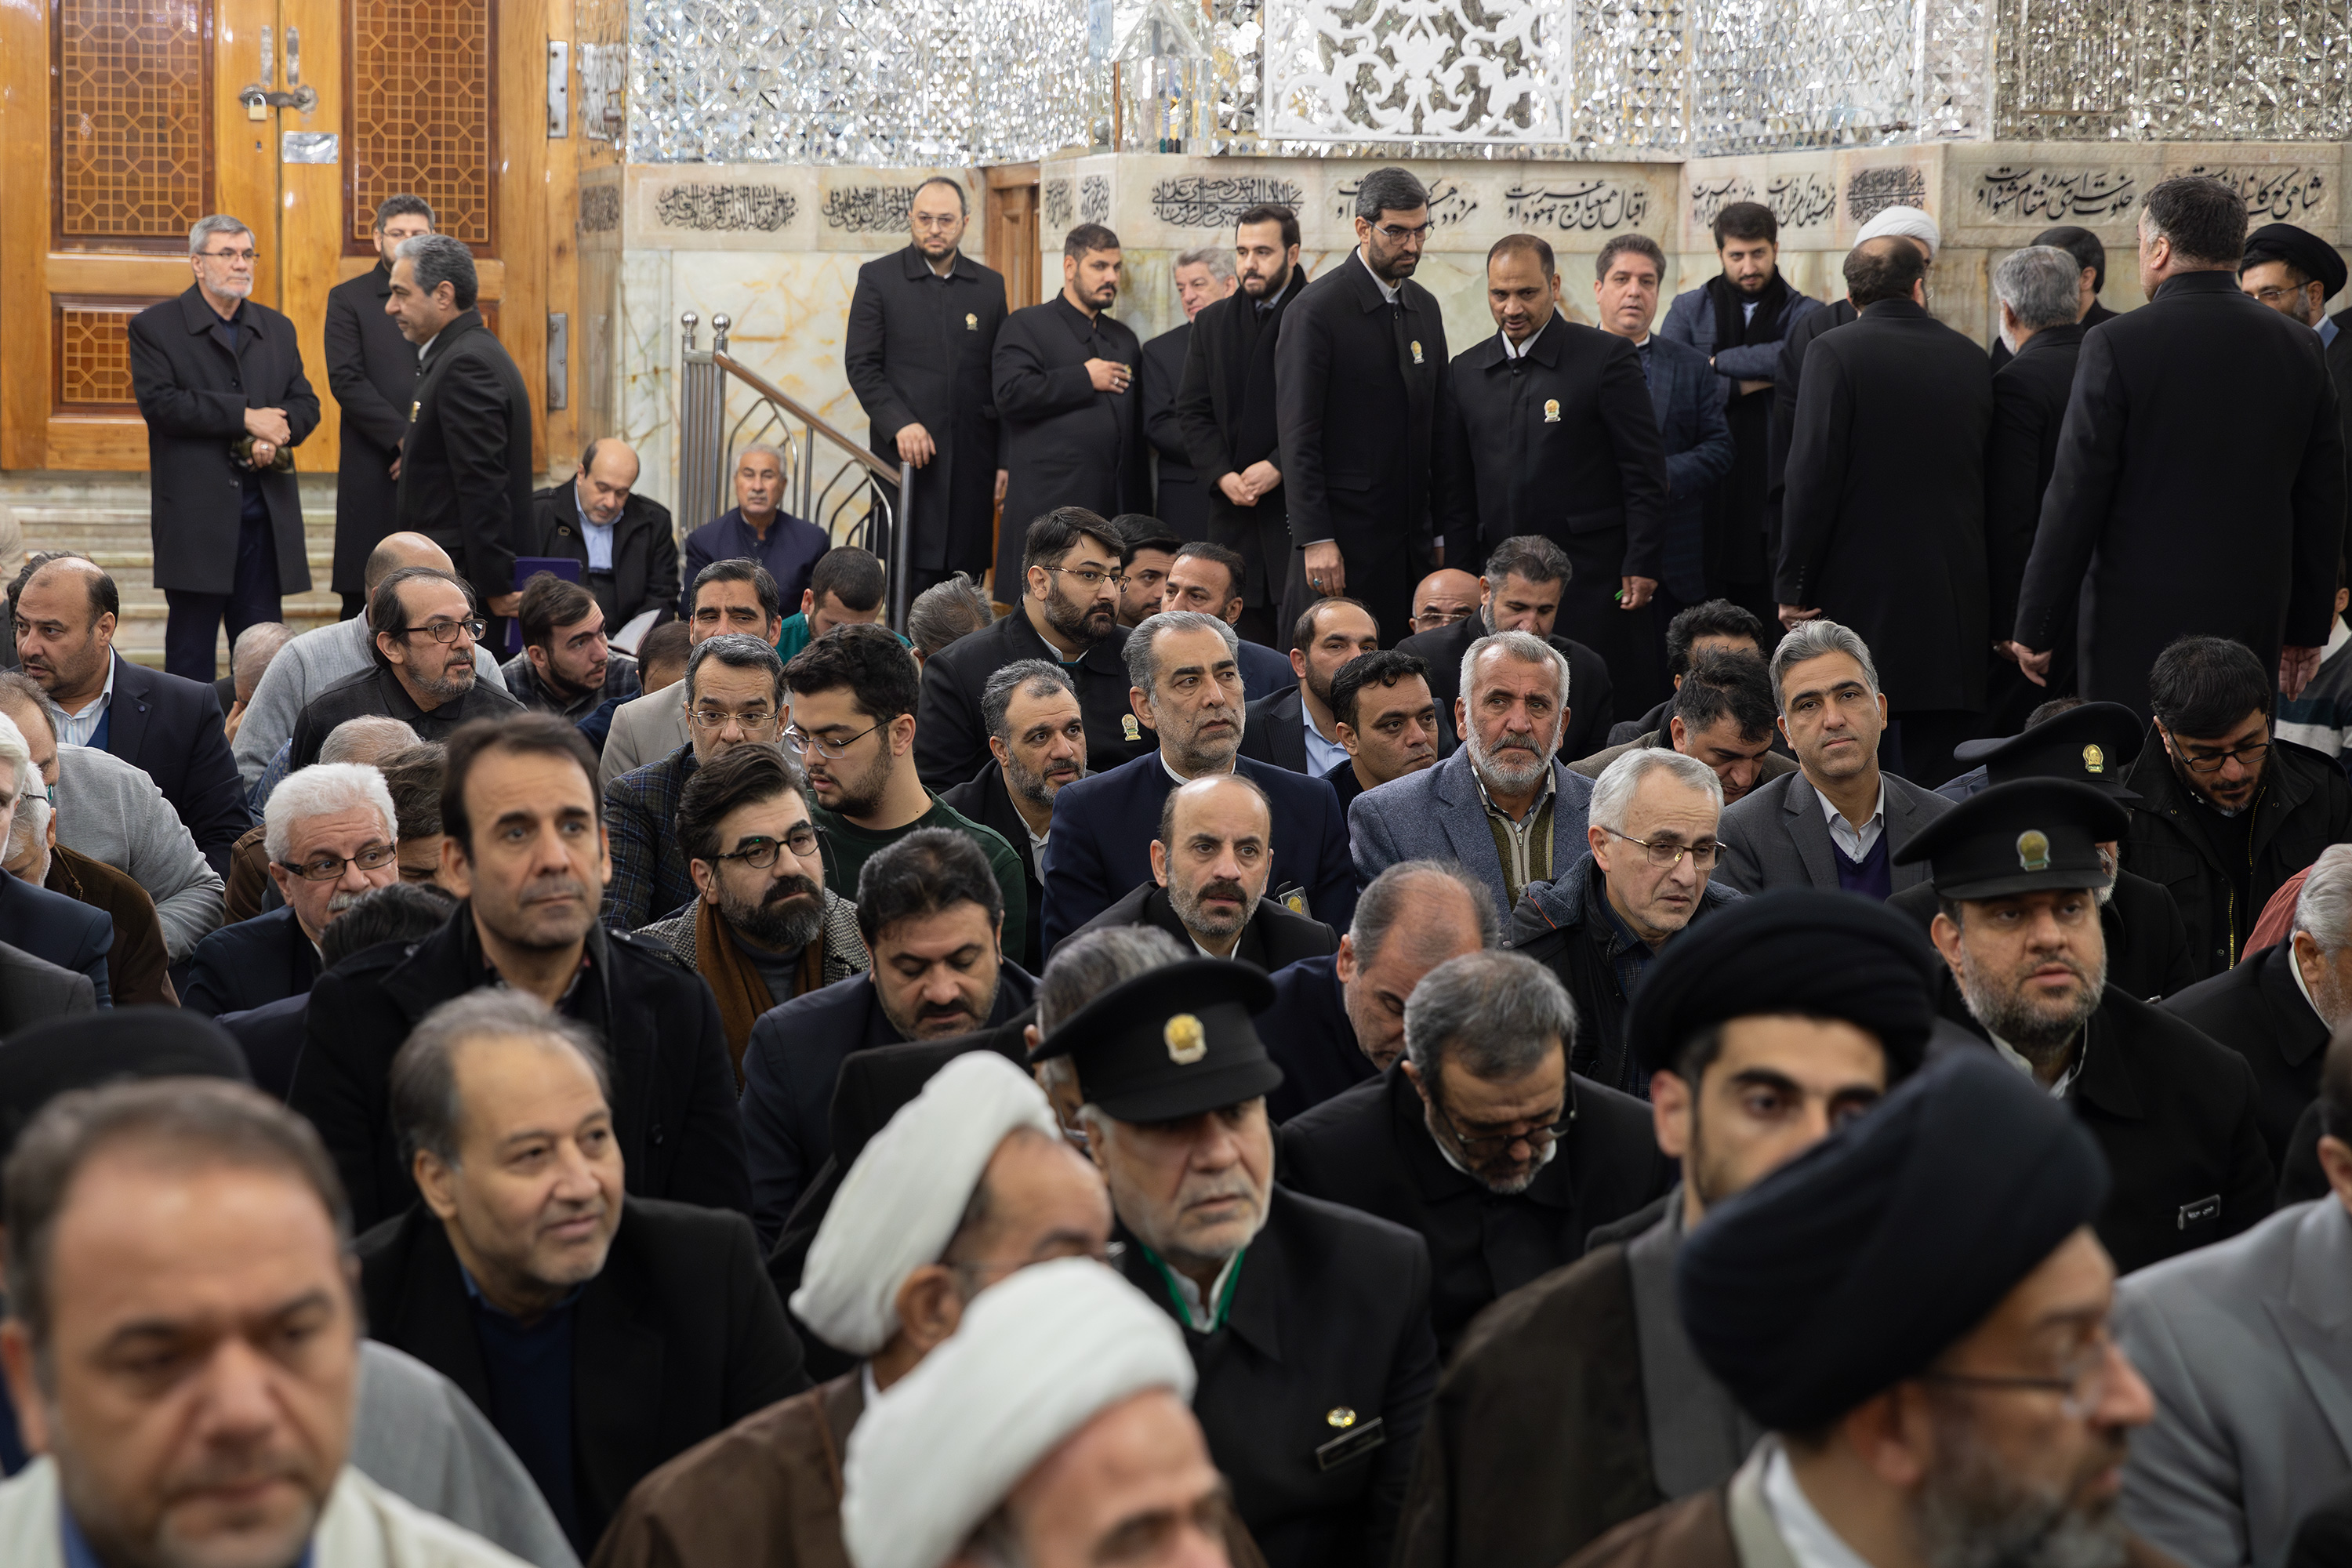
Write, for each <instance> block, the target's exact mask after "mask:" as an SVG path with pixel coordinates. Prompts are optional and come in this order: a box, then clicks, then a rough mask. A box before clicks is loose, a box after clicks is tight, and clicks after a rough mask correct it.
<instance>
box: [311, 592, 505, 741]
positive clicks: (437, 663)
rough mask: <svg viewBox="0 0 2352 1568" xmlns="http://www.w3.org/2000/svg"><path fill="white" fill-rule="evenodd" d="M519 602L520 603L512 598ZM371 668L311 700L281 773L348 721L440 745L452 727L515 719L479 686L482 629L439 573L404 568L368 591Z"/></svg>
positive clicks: (500, 687) (469, 602)
mask: <svg viewBox="0 0 2352 1568" xmlns="http://www.w3.org/2000/svg"><path fill="white" fill-rule="evenodd" d="M513 596H514V597H517V598H520V595H513ZM368 631H369V634H370V636H369V642H370V651H371V652H372V653H373V655H374V660H375V662H374V665H373V668H368V669H363V670H362V671H360V672H359V673H358V674H357V675H353V676H351V677H349V678H348V679H343V680H340V681H337V682H336V683H335V684H334V685H332V686H330V687H328V688H327V689H325V690H323V691H321V692H320V693H319V694H318V695H317V696H316V697H314V698H312V699H311V700H310V702H309V704H308V705H307V706H305V707H304V708H303V710H302V713H301V717H299V718H298V719H297V720H295V721H294V734H293V738H292V740H291V742H290V747H291V749H290V751H289V753H288V759H287V766H288V768H289V770H293V769H300V768H307V767H309V766H310V764H311V763H315V762H317V761H318V760H319V747H320V744H321V743H322V742H324V741H325V740H326V738H327V737H328V736H329V735H330V734H331V733H333V732H334V729H335V726H337V725H338V724H341V723H342V722H343V721H346V720H349V719H358V718H362V717H365V716H367V715H370V714H380V715H382V716H383V717H385V718H388V719H397V720H399V721H401V722H402V723H404V724H405V725H407V726H408V727H409V729H410V730H412V731H415V735H416V738H417V739H418V740H420V741H446V740H448V739H449V738H450V736H451V735H452V734H453V733H454V732H455V731H457V728H458V726H459V725H462V724H465V723H467V722H470V721H473V720H476V719H497V718H502V717H505V716H507V715H509V714H513V713H519V712H520V711H522V704H521V703H520V702H517V701H516V700H514V699H513V698H512V697H509V696H508V695H507V689H506V687H505V685H504V684H503V683H502V682H499V681H496V680H484V679H481V678H480V674H479V671H478V668H477V667H476V663H475V655H476V649H477V648H478V647H479V646H480V643H481V640H482V637H484V635H485V628H484V626H483V625H482V622H481V620H480V618H479V617H478V616H477V615H476V614H475V612H474V595H473V593H472V591H471V590H470V589H468V588H467V585H466V584H464V583H462V582H460V581H458V579H457V577H455V576H454V575H452V574H449V573H447V572H443V571H440V570H438V569H437V568H435V567H431V566H404V567H402V568H401V569H400V570H399V571H397V572H394V573H393V574H391V575H390V576H388V577H386V578H385V579H384V580H383V582H381V583H379V584H376V588H375V593H374V594H373V596H371V597H370V599H369V601H368Z"/></svg>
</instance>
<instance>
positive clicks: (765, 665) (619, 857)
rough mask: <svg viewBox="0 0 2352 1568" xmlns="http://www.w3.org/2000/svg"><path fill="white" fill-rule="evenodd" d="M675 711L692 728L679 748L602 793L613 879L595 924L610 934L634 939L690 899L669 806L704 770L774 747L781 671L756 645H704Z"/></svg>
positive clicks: (724, 640)
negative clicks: (733, 755)
mask: <svg viewBox="0 0 2352 1568" xmlns="http://www.w3.org/2000/svg"><path fill="white" fill-rule="evenodd" d="M684 707H685V710H686V711H687V713H688V716H689V717H690V718H691V719H692V721H693V723H692V725H691V727H690V729H689V732H688V736H687V740H686V743H685V744H683V745H681V746H679V747H678V748H677V750H676V751H674V752H670V754H669V755H667V756H666V757H664V758H662V759H661V760H660V761H659V762H656V763H647V764H646V766H644V767H642V768H639V769H637V770H636V771H635V773H623V774H622V775H621V776H620V777H619V778H616V779H614V780H613V781H611V782H610V783H608V784H605V785H604V819H605V822H606V824H607V826H608V827H609V829H610V831H611V833H612V836H613V877H612V880H610V881H609V882H607V883H606V884H605V885H604V909H603V910H602V911H601V914H600V917H599V918H601V919H602V920H603V921H604V923H605V924H606V925H608V926H610V927H612V928H613V929H614V931H635V930H636V929H637V928H638V927H640V926H643V925H646V924H647V923H649V922H651V921H656V920H659V919H661V918H662V917H663V916H665V915H667V914H669V913H671V912H672V911H674V910H678V909H681V908H683V907H684V906H686V905H687V904H688V903H691V902H692V901H693V900H694V899H695V898H696V896H697V895H696V892H695V886H694V877H693V874H692V873H691V872H690V871H689V870H688V864H687V863H688V859H689V858H690V857H689V855H688V852H687V849H686V847H685V845H684V844H683V843H682V842H681V841H680V839H679V837H678V834H677V807H678V801H679V799H680V797H681V796H682V795H684V794H685V792H686V786H687V784H688V781H689V780H691V779H692V778H693V777H694V774H695V770H696V769H697V768H698V767H700V766H701V765H702V764H703V763H708V762H711V761H714V760H716V759H717V758H719V757H722V756H724V755H726V754H727V753H728V752H730V751H733V750H734V749H735V748H737V747H738V746H769V747H772V746H774V745H775V744H776V736H777V732H778V731H780V730H781V729H782V726H783V721H784V666H783V661H782V659H780V658H777V657H776V650H775V649H774V648H772V647H769V646H768V645H767V644H766V643H764V642H761V640H760V639H759V638H757V637H736V636H733V635H731V634H730V635H728V636H722V637H709V638H706V639H705V640H704V641H702V642H698V643H697V644H695V646H694V651H693V652H692V653H691V654H689V655H688V657H687V664H686V681H685V689H684Z"/></svg>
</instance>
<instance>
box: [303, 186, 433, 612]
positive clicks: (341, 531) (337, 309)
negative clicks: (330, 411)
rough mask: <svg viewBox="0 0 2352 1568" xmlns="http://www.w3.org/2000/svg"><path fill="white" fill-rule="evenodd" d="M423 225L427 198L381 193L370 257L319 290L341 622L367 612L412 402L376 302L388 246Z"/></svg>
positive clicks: (409, 361)
mask: <svg viewBox="0 0 2352 1568" xmlns="http://www.w3.org/2000/svg"><path fill="white" fill-rule="evenodd" d="M432 231H433V205H432V204H431V203H429V202H427V201H426V200H425V198H424V197H423V196H419V195H410V194H407V193H403V194H402V195H394V196H387V197H385V198H384V200H383V203H382V204H381V205H378V206H377V208H376V209H375V222H374V224H373V226H372V227H371V228H370V229H369V231H368V241H369V243H370V244H371V245H373V246H374V247H375V257H376V261H375V265H374V266H373V267H371V268H368V269H367V270H366V271H365V272H362V273H361V274H360V275H359V276H358V277H356V278H346V279H343V280H342V281H341V283H338V284H336V285H335V286H334V287H333V288H332V289H328V290H327V322H326V349H327V390H328V391H330V392H331V393H333V394H334V395H335V407H336V410H337V412H338V413H339V414H340V415H341V420H340V423H339V424H338V425H337V426H336V429H337V438H338V442H339V445H340V447H341V463H340V466H339V467H338V468H336V470H335V564H334V575H333V577H332V579H331V585H332V587H333V588H334V591H335V592H336V593H338V594H341V595H342V596H343V607H342V618H343V619H345V620H350V619H351V618H352V616H362V615H365V614H366V613H367V559H368V554H369V552H371V551H373V550H374V549H375V547H376V546H377V545H378V544H380V543H382V542H383V539H384V536H385V535H386V534H389V533H390V532H392V531H393V530H394V528H396V527H397V526H399V514H400V447H401V443H402V442H404V441H405V440H406V439H407V438H408V413H409V409H410V406H411V405H414V404H415V401H416V371H417V365H416V350H415V346H414V345H413V344H411V343H409V342H407V341H406V340H405V339H404V338H403V337H402V336H401V335H400V325H399V323H398V322H396V321H394V320H393V319H392V316H391V314H390V313H389V312H388V311H386V310H385V309H384V301H385V300H389V299H390V298H391V297H392V257H393V252H394V251H395V250H397V249H399V248H400V243H401V241H403V240H404V239H412V238H414V237H416V236H417V235H420V234H430V233H431V232H432Z"/></svg>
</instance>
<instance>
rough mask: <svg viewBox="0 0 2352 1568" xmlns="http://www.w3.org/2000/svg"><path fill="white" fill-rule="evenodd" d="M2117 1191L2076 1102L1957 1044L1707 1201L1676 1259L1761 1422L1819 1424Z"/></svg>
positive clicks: (1890, 1381)
mask: <svg viewBox="0 0 2352 1568" xmlns="http://www.w3.org/2000/svg"><path fill="white" fill-rule="evenodd" d="M1651 978H1653V979H1654V978H1655V976H1652V977H1651ZM2106 1195H2107V1163H2106V1160H2105V1157H2104V1156H2103V1155H2101V1154H2100V1152H2099V1147H2098V1145H2097V1144H2096V1143H2095V1142H2093V1141H2092V1138H2091V1135H2090V1134H2089V1133H2088V1132H2086V1131H2084V1130H2083V1126H2082V1123H2081V1122H2080V1121H2077V1120H2076V1118H2075V1115H2074V1111H2073V1110H2071V1109H2069V1108H2068V1107H2067V1106H2066V1105H2065V1104H2063V1102H2061V1101H2059V1100H2053V1099H2051V1098H2050V1096H2049V1095H2047V1094H2045V1093H2043V1092H2042V1090H2041V1089H2039V1088H2037V1087H2035V1085H2034V1083H2033V1080H2032V1079H2030V1078H2028V1077H2027V1076H2026V1075H2025V1074H2023V1073H2021V1072H2020V1071H2018V1070H2017V1069H2016V1068H2013V1067H2011V1066H2009V1065H2008V1064H2007V1063H2006V1062H2003V1061H2002V1060H2001V1059H2000V1058H1999V1057H1997V1056H1995V1055H1993V1053H1992V1052H1990V1051H1987V1050H1967V1049H1960V1050H1953V1051H1950V1052H1948V1053H1946V1054H1943V1055H1942V1056H1940V1057H1938V1058H1937V1060H1936V1061H1935V1062H1934V1063H1932V1064H1931V1065H1930V1066H1929V1067H1928V1068H1927V1069H1926V1070H1925V1071H1923V1072H1920V1073H1919V1074H1917V1075H1916V1077H1914V1078H1913V1079H1911V1080H1910V1081H1909V1082H1908V1083H1906V1084H1905V1085H1904V1086H1903V1087H1902V1088H1900V1089H1896V1090H1895V1092H1894V1093H1892V1094H1890V1095H1888V1096H1887V1097H1886V1098H1885V1100H1881V1101H1880V1102H1879V1104H1878V1106H1877V1108H1876V1109H1875V1110H1871V1111H1870V1112H1868V1113H1867V1114H1865V1115H1864V1116H1862V1117H1860V1118H1858V1119H1856V1120H1855V1121H1850V1122H1848V1123H1847V1124H1846V1125H1845V1126H1843V1127H1842V1128H1840V1129H1838V1130H1837V1131H1834V1132H1832V1133H1831V1134H1830V1136H1829V1137H1828V1138H1826V1139H1824V1140H1822V1142H1819V1143H1817V1144H1815V1145H1814V1146H1813V1147H1812V1148H1811V1149H1809V1150H1807V1151H1806V1152H1804V1153H1802V1154H1800V1155H1799V1156H1798V1157H1797V1158H1796V1159H1794V1160H1792V1161H1790V1163H1788V1164H1786V1165H1783V1166H1781V1167H1780V1169H1779V1170H1777V1171H1775V1172H1773V1173H1771V1174H1770V1175H1769V1176H1766V1177H1765V1178H1764V1179H1763V1180H1762V1181H1760V1182H1759V1183H1757V1184H1755V1185H1754V1186H1752V1187H1750V1188H1748V1190H1747V1191H1746V1192H1744V1193H1741V1194H1739V1195H1738V1196H1737V1197H1734V1198H1732V1199H1730V1200H1729V1201H1728V1202H1727V1203H1725V1204H1723V1205H1721V1206H1719V1207H1717V1208H1714V1209H1710V1210H1709V1211H1708V1212H1707V1216H1706V1223H1705V1224H1703V1225H1701V1226H1698V1227H1697V1228H1696V1230H1694V1231H1692V1232H1691V1233H1690V1237H1689V1239H1688V1240H1686V1241H1685V1242H1684V1243H1683V1245H1682V1249H1681V1253H1680V1255H1679V1257H1678V1258H1676V1260H1675V1293H1676V1295H1677V1296H1678V1297H1679V1298H1680V1300H1681V1303H1682V1313H1683V1327H1684V1328H1685V1330H1686V1331H1688V1332H1689V1334H1690V1340H1691V1344H1692V1346H1693V1347H1694V1348H1695V1349H1696V1351H1697V1352H1698V1356H1699V1360H1700V1361H1702V1362H1704V1363H1706V1366H1707V1369H1708V1370H1709V1371H1711V1372H1713V1373H1715V1375H1716V1376H1717V1378H1719V1379H1721V1380H1722V1382H1723V1385H1724V1386H1725V1387H1726V1388H1727V1389H1729V1390H1730V1391H1731V1396H1732V1397H1733V1398H1734V1399H1737V1400H1738V1402H1739V1405H1740V1408H1742V1409H1744V1410H1746V1411H1747V1412H1748V1415H1751V1416H1753V1417H1755V1419H1756V1420H1757V1421H1758V1422H1759V1423H1760V1424H1761V1425H1763V1426H1766V1427H1769V1428H1770V1429H1771V1430H1773V1431H1778V1432H1788V1431H1802V1430H1804V1429H1805V1428H1807V1427H1809V1426H1820V1425H1821V1424H1822V1423H1823V1422H1826V1421H1832V1420H1835V1419H1836V1418H1837V1417H1838V1416H1840V1415H1844V1414H1845V1413H1846V1412H1847V1411H1849V1410H1852V1409H1853V1407H1854V1406H1855V1405H1860V1404H1861V1403H1863V1401H1864V1400H1866V1399H1868V1398H1870V1397H1871V1396H1872V1395H1874V1394H1878V1393H1879V1392H1881V1391H1882V1390H1884V1389H1886V1388H1889V1387H1891V1386H1893V1385H1894V1384H1897V1383H1900V1382H1902V1381H1903V1380H1904V1379H1905V1378H1906V1377H1910V1376H1912V1375H1914V1374H1916V1373H1918V1372H1919V1371H1920V1370H1921V1369H1922V1368H1924V1367H1926V1366H1927V1364H1928V1363H1930V1362H1932V1361H1934V1360H1935V1359H1936V1357H1937V1356H1938V1355H1940V1354H1942V1353H1943V1352H1944V1350H1945V1348H1946V1347H1947V1346H1948V1345H1950V1344H1952V1343H1953V1342H1956V1341H1958V1340H1959V1339H1960V1338H1961V1337H1962V1336H1964V1335H1965V1334H1967V1333H1968V1331H1969V1330H1971V1329H1973V1328H1974V1327H1976V1325H1977V1324H1979V1322H1981V1321H1984V1319H1985V1317H1986V1316H1987V1315H1988V1314H1989V1313H1990V1312H1991V1310H1993V1308H1994V1307H1995V1306H1996V1305H1998V1304H1999V1302H2000V1300H2001V1298H2002V1297H2004V1296H2006V1295H2008V1294H2009V1292H2010V1290H2011V1288H2012V1287H2014V1286H2015V1285H2016V1284H2017V1282H2018V1281H2019V1280H2021V1279H2024V1278H2025V1277H2026V1276H2027V1275H2028V1274H2031V1273H2032V1272H2033V1270H2034V1269H2035V1268H2039V1267H2040V1266H2041V1264H2042V1260H2043V1259H2044V1258H2048V1257H2049V1256H2050V1255H2051V1253H2053V1251H2055V1250H2057V1247H2058V1245H2059V1244H2060V1243H2061V1242H2063V1241H2064V1240H2065V1239H2066V1238H2067V1237H2069V1236H2071V1235H2073V1234H2074V1231H2075V1230H2076V1229H2077V1228H2078V1227H2080V1226H2084V1225H2087V1224H2089V1223H2090V1222H2091V1220H2092V1218H2093V1217H2094V1216H2095V1215H2097V1213H2098V1212H2099V1208H2100V1205H2102V1204H2104V1203H2105V1201H2106Z"/></svg>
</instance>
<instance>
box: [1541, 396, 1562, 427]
mask: <svg viewBox="0 0 2352 1568" xmlns="http://www.w3.org/2000/svg"><path fill="white" fill-rule="evenodd" d="M1544 423H1545V424H1547V425H1557V424H1559V398H1557V397H1547V398H1545V399H1544Z"/></svg>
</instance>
